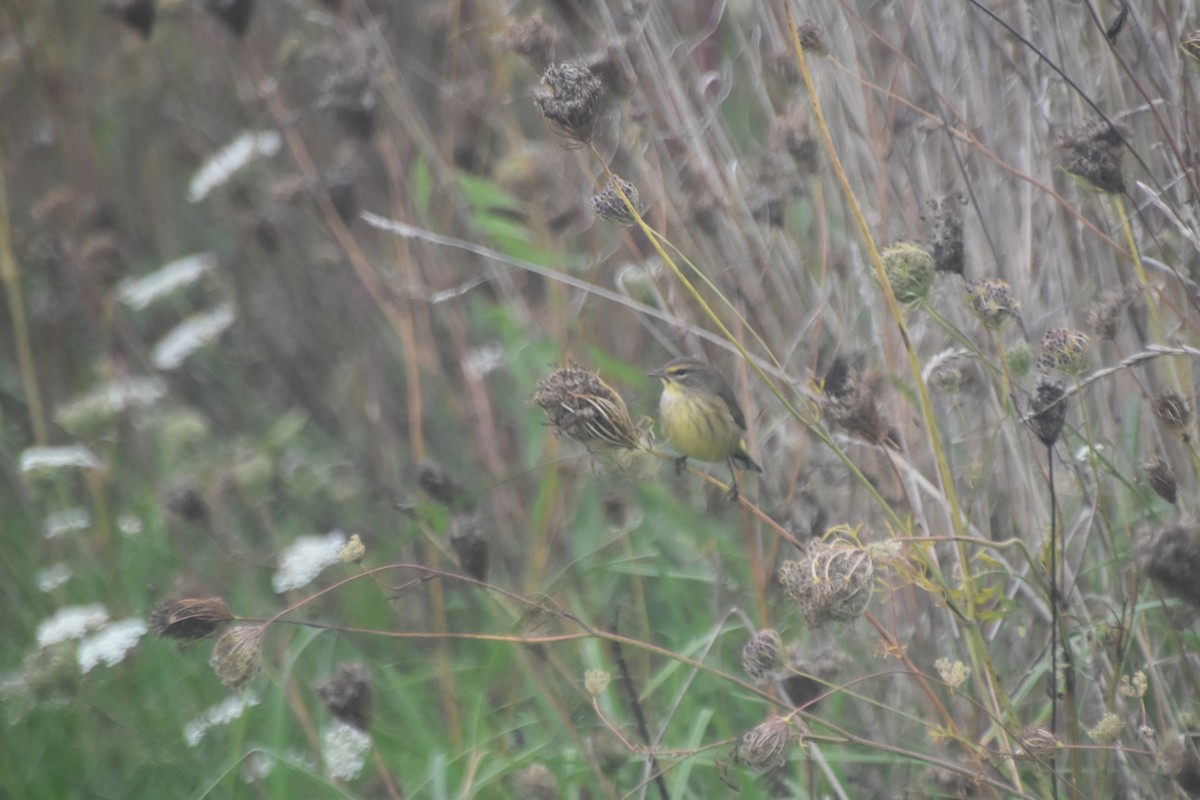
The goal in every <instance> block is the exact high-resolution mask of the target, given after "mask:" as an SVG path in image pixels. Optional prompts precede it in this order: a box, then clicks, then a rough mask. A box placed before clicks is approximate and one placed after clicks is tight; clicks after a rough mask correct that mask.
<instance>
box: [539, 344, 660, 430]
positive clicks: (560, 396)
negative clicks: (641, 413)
mask: <svg viewBox="0 0 1200 800" xmlns="http://www.w3.org/2000/svg"><path fill="white" fill-rule="evenodd" d="M533 402H535V403H537V404H538V405H539V406H541V408H542V410H543V411H545V412H546V415H547V416H548V417H550V422H551V423H552V424H553V425H554V430H555V432H556V433H557V434H558V435H559V436H565V437H567V438H568V439H574V440H575V441H577V442H581V443H582V444H584V445H587V446H588V447H591V446H593V445H599V446H601V447H615V448H618V449H623V450H636V449H638V448H640V447H641V441H640V436H639V432H638V429H637V426H635V425H634V424H633V420H632V419H631V418H630V416H629V409H628V408H626V406H625V401H624V400H622V399H621V395H619V394H617V392H616V390H614V389H613V388H612V387H611V386H609V385H608V384H607V383H605V382H604V381H602V380H600V376H599V375H597V374H596V373H595V372H592V371H591V370H588V369H584V368H583V367H581V366H579V365H578V364H567V365H566V366H564V367H559V368H558V369H556V370H554V372H553V373H552V374H551V375H550V377H548V378H542V379H541V380H539V381H538V384H537V391H536V392H534V394H533Z"/></svg>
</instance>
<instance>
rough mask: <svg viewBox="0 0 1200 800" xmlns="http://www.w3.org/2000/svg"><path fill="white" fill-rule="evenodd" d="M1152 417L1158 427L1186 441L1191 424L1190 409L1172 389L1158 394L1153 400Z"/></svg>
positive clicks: (1181, 396) (1186, 402)
mask: <svg viewBox="0 0 1200 800" xmlns="http://www.w3.org/2000/svg"><path fill="white" fill-rule="evenodd" d="M1154 417H1155V419H1157V420H1158V424H1159V425H1162V426H1163V427H1164V428H1166V429H1167V430H1169V431H1170V432H1171V433H1177V434H1179V435H1180V436H1181V437H1183V439H1184V441H1187V438H1188V427H1189V426H1190V425H1191V424H1192V407H1191V404H1190V403H1188V401H1187V398H1185V397H1184V396H1183V395H1181V394H1179V393H1178V392H1176V391H1174V390H1172V389H1167V390H1165V391H1163V392H1160V393H1159V395H1158V397H1155V398H1154Z"/></svg>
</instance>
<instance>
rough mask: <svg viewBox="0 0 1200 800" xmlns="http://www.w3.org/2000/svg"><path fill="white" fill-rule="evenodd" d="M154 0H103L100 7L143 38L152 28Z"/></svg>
mask: <svg viewBox="0 0 1200 800" xmlns="http://www.w3.org/2000/svg"><path fill="white" fill-rule="evenodd" d="M154 3H155V0H104V2H103V3H102V4H101V6H100V8H101V9H102V10H103V11H104V12H105V13H107V14H111V15H112V16H114V17H116V18H117V19H119V20H120V21H121V22H123V23H125V24H126V25H128V26H129V27H131V28H133V29H134V30H135V31H137V32H138V33H139V34H141V36H142V38H143V39H149V38H150V32H151V31H153V30H154V13H155V8H154Z"/></svg>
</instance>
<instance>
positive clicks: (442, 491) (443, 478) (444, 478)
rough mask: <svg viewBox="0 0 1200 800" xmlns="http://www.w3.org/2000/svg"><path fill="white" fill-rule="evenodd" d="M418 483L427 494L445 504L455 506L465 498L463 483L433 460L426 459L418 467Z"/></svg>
mask: <svg viewBox="0 0 1200 800" xmlns="http://www.w3.org/2000/svg"><path fill="white" fill-rule="evenodd" d="M417 485H418V486H420V487H421V489H422V491H424V492H425V494H427V495H429V496H430V497H432V498H433V499H434V500H436V501H437V502H439V503H441V504H442V505H444V506H454V505H458V503H459V502H460V501H461V500H463V497H464V495H465V494H466V492H465V491H464V490H463V487H462V485H461V484H460V483H459V482H458V481H456V480H454V478H453V477H452V476H451V475H450V473H449V472H447V471H446V470H445V469H443V468H442V466H441V465H440V464H438V463H436V462H433V461H425V462H422V463H421V466H419V467H417Z"/></svg>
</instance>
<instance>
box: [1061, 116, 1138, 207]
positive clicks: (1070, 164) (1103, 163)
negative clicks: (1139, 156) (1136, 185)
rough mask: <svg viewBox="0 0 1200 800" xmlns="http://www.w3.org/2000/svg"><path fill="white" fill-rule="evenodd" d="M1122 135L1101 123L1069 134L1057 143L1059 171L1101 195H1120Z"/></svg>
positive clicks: (1123, 140) (1118, 128)
mask: <svg viewBox="0 0 1200 800" xmlns="http://www.w3.org/2000/svg"><path fill="white" fill-rule="evenodd" d="M1125 136H1126V132H1125V131H1124V130H1122V129H1121V128H1120V127H1118V126H1116V125H1111V124H1109V123H1107V122H1105V121H1103V120H1096V121H1095V122H1091V123H1088V124H1086V125H1083V126H1081V127H1079V128H1076V129H1074V130H1072V131H1070V132H1069V133H1067V134H1066V135H1065V136H1064V137H1063V138H1062V139H1061V140H1060V141H1059V143H1058V146H1059V149H1060V150H1061V152H1062V161H1061V164H1062V167H1063V169H1065V170H1066V171H1067V172H1069V173H1070V174H1072V175H1074V176H1075V177H1077V178H1080V179H1082V180H1083V181H1085V182H1086V183H1087V184H1088V185H1090V186H1092V187H1093V188H1095V189H1098V190H1100V191H1102V192H1107V193H1109V194H1121V193H1123V192H1124V191H1125V177H1124V176H1123V175H1122V174H1121V153H1122V151H1123V150H1124V147H1125Z"/></svg>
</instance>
